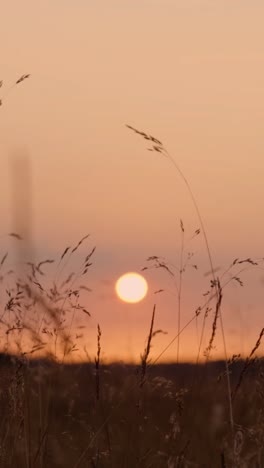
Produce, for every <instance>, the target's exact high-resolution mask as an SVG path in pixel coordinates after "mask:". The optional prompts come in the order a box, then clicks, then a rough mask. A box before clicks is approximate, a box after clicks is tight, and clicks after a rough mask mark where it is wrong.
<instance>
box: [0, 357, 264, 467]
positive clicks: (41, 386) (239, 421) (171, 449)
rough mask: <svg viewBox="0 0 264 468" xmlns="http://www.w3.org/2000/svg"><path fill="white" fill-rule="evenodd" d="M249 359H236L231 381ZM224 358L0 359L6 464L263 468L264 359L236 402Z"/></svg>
mask: <svg viewBox="0 0 264 468" xmlns="http://www.w3.org/2000/svg"><path fill="white" fill-rule="evenodd" d="M243 368H245V362H242V361H237V362H235V363H233V364H230V372H231V381H232V384H233V385H232V386H233V388H235V384H236V383H237V381H238V380H239V376H240V375H241V372H242V371H243ZM224 369H225V365H224V362H221V361H220V362H212V363H209V364H207V365H198V366H197V365H192V364H178V365H176V364H175V365H173V364H168V365H156V366H153V367H151V368H150V369H149V371H147V374H146V378H144V381H142V367H136V366H131V365H125V364H122V363H117V364H112V365H108V366H104V365H100V366H99V367H98V366H96V365H95V364H93V363H85V364H80V365H77V364H75V365H61V364H56V363H54V362H51V361H48V360H35V361H27V360H26V359H23V358H15V357H12V358H11V357H10V356H8V355H4V354H3V355H1V369H0V375H1V399H0V402H1V426H0V427H1V432H0V437H1V462H0V466H1V467H3V468H4V467H14V466H16V467H21V468H24V467H25V468H28V467H52V468H59V467H66V468H68V467H69V468H70V467H71V468H77V467H112V468H114V467H124V468H125V467H127V468H136V467H141V468H143V467H146V468H147V467H153V468H154V467H157V468H159V467H160V468H162V467H168V468H176V467H178V468H179V467H182V468H183V467H204V468H213V467H224V466H226V467H254V468H257V467H258V468H260V467H263V466H264V453H263V442H264V440H263V438H264V415H263V408H264V394H263V379H264V366H263V360H262V359H259V360H255V362H254V363H252V364H251V366H250V368H249V369H248V372H247V373H246V375H245V376H244V380H243V383H241V387H240V388H239V390H238V392H237V395H236V398H235V400H234V401H233V411H234V419H235V426H234V432H233V433H232V431H231V429H230V424H229V414H228V402H227V393H226V385H225V381H224V378H223V371H224Z"/></svg>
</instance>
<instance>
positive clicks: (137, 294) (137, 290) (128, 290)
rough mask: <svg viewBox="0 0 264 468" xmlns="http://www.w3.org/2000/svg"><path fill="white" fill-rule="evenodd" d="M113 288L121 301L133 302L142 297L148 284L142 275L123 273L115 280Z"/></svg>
mask: <svg viewBox="0 0 264 468" xmlns="http://www.w3.org/2000/svg"><path fill="white" fill-rule="evenodd" d="M115 290H116V293H117V295H118V297H119V298H120V299H122V301H124V302H130V303H135V302H139V301H141V300H142V299H144V297H145V296H146V294H147V291H148V285H147V282H146V280H145V278H144V277H143V276H142V275H139V274H138V273H125V274H124V275H122V276H120V278H119V279H118V280H117V282H116V285H115Z"/></svg>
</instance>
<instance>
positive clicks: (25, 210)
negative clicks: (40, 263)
mask: <svg viewBox="0 0 264 468" xmlns="http://www.w3.org/2000/svg"><path fill="white" fill-rule="evenodd" d="M11 184H12V216H13V219H12V231H13V232H14V233H16V234H19V236H21V237H22V241H18V242H16V243H15V245H16V252H15V254H16V257H17V261H18V263H19V265H20V266H21V267H22V265H23V264H24V263H25V262H28V261H30V262H31V261H33V235H32V227H33V209H32V208H33V198H32V197H33V193H32V192H33V186H32V185H33V184H32V167H31V161H30V157H29V155H27V154H26V152H25V151H21V150H20V151H19V152H18V151H16V152H15V153H13V155H12V156H11ZM20 271H21V270H20Z"/></svg>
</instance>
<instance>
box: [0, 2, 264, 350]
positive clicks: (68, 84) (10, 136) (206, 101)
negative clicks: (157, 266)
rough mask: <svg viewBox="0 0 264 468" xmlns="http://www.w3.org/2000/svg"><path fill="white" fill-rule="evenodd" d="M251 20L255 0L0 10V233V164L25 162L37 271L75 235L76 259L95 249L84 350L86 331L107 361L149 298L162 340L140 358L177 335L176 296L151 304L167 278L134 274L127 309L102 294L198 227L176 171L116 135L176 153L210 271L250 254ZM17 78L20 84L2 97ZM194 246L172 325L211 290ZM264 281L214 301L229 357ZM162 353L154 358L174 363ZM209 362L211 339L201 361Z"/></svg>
mask: <svg viewBox="0 0 264 468" xmlns="http://www.w3.org/2000/svg"><path fill="white" fill-rule="evenodd" d="M263 15H264V5H263V2H261V1H260V0H252V1H251V2H247V1H245V0H240V1H233V2H230V1H225V0H221V1H205V0H204V1H203V0H199V1H198V0H144V1H142V0H140V1H139V0H133V1H126V0H122V1H121V0H120V1H117V0H113V1H112V0H107V1H96V2H91V1H83V0H75V1H74V2H73V1H69V0H63V1H62V0H58V1H55V2H54V0H52V1H51V0H46V1H45V2H42V1H40V2H35V1H33V0H27V1H25V2H20V1H19V0H8V1H3V2H2V4H1V18H2V21H1V30H0V44H1V46H0V56H1V60H0V65H1V66H0V71H1V76H0V79H3V81H4V86H3V88H2V93H0V98H1V96H2V97H3V105H2V107H1V109H0V132H1V139H0V151H1V163H0V183H1V188H2V190H1V192H2V197H1V199H0V216H1V220H2V223H1V232H2V233H3V234H4V233H5V232H8V231H10V230H13V229H14V221H13V218H14V206H13V205H14V203H12V200H13V198H12V197H13V195H12V193H13V189H14V178H13V172H12V167H13V166H12V164H10V162H11V161H12V158H14V155H19V154H20V153H21V154H22V153H23V154H26V155H27V157H28V158H29V159H30V165H31V171H32V199H33V201H32V205H33V207H32V217H33V232H32V235H33V241H34V246H35V252H36V257H37V258H38V259H42V258H43V257H46V256H47V255H48V256H51V257H53V256H58V255H59V254H60V253H61V251H62V250H63V248H64V247H65V246H66V245H68V244H74V243H75V242H76V241H77V240H78V239H79V238H80V237H82V236H83V235H84V234H86V233H87V232H90V233H91V240H89V243H88V248H90V247H91V246H92V245H97V251H96V254H95V256H94V265H93V267H92V268H93V269H92V270H91V272H90V273H89V277H87V281H88V280H89V284H91V287H92V288H93V293H92V294H91V295H90V296H89V300H88V299H87V300H88V304H89V307H90V309H91V311H92V319H91V320H90V324H89V327H90V329H89V333H88V334H87V344H88V345H89V346H90V347H91V349H93V347H94V345H95V342H96V337H95V326H96V324H97V322H98V321H99V322H100V323H101V326H102V329H103V336H104V346H103V348H104V352H105V355H106V356H107V357H109V358H111V357H118V358H120V359H127V358H128V357H129V358H130V357H131V358H133V359H136V358H137V357H138V355H139V353H140V351H141V349H142V348H143V346H144V339H145V336H146V334H147V329H148V324H149V321H150V316H151V311H152V306H153V302H154V300H157V301H158V308H157V327H158V328H162V329H164V330H167V331H168V335H164V336H159V335H158V336H157V337H156V338H155V346H154V348H153V353H154V354H155V353H156V354H158V352H159V351H160V350H161V349H162V347H163V346H165V345H166V343H167V342H168V341H169V340H170V339H171V338H172V337H173V336H174V335H175V333H176V330H177V316H176V311H177V308H176V298H175V296H172V295H171V294H167V295H166V294H163V295H160V296H159V297H158V298H157V295H156V296H153V292H154V291H155V289H159V286H160V284H162V286H163V287H164V288H166V287H167V288H170V287H171V285H170V286H169V278H167V277H166V275H164V274H162V272H159V271H155V272H152V273H151V275H147V274H146V277H147V279H148V280H149V283H150V294H149V295H148V297H147V298H146V300H145V301H143V302H142V303H140V304H138V305H136V306H135V305H134V306H132V305H124V304H121V303H120V302H119V301H118V300H117V299H116V298H115V296H114V282H115V279H116V278H117V277H118V275H120V274H121V273H123V272H125V271H130V270H135V271H138V270H139V269H140V268H141V267H142V266H144V265H145V259H146V257H148V256H150V255H161V256H162V255H163V256H165V257H166V258H167V259H168V260H169V261H171V262H172V263H175V264H177V262H178V258H179V242H180V229H179V222H180V221H179V220H180V218H181V219H183V222H184V225H185V227H186V236H187V237H188V236H191V235H192V233H193V232H194V231H195V229H197V228H198V227H199V222H198V220H197V216H196V214H195V211H194V209H193V206H192V204H191V202H190V199H189V196H188V193H187V192H186V189H185V187H184V184H183V183H182V181H181V179H180V178H179V177H178V175H177V173H176V171H175V170H174V169H173V168H172V167H171V166H170V164H169V162H168V161H167V160H166V159H165V158H163V157H161V156H159V155H158V154H154V153H150V152H148V151H147V147H148V145H147V144H146V143H147V142H145V141H144V140H141V139H140V138H138V136H136V135H134V134H133V133H131V132H129V130H128V129H127V128H126V127H125V124H126V123H129V124H131V125H134V126H135V127H137V128H139V129H140V130H144V131H146V132H150V133H151V134H153V135H154V136H156V137H157V138H159V139H161V140H162V141H163V143H164V144H165V146H166V147H167V148H168V150H169V151H170V152H171V154H173V155H174V157H175V159H176V160H177V162H178V163H179V165H180V167H181V168H182V170H183V172H184V173H185V175H186V176H187V178H188V180H189V182H190V184H191V187H192V189H193V192H194V193H195V196H196V199H197V202H198V204H199V207H200V211H201V213H202V216H203V219H204V221H205V226H206V230H207V234H208V238H209V241H210V246H211V249H212V254H213V258H214V263H215V265H217V266H220V267H222V271H223V269H224V268H225V267H226V266H228V264H229V263H230V262H231V261H232V260H233V259H234V258H236V257H241V258H247V257H249V256H251V257H261V256H262V255H263V231H264V221H263V213H262V200H263V180H264V178H263V174H264V158H263V150H264V141H263V111H264V92H263V91H264V89H263V88H264V85H263V83H264V31H263ZM23 73H31V75H32V76H31V77H30V79H29V80H27V81H25V82H24V83H21V85H20V86H17V87H16V88H13V89H12V90H10V91H8V88H9V87H10V86H11V85H12V84H13V82H14V81H15V80H16V79H17V78H18V77H19V76H21V75H22V74H23ZM6 92H7V94H6V95H5V93H6ZM4 242H5V241H4V240H3V247H2V249H3V251H4V249H5V245H4ZM192 248H193V249H194V251H195V252H196V256H195V263H198V265H199V266H200V269H199V271H198V272H197V274H196V276H195V274H194V273H196V272H191V273H188V275H186V279H185V280H184V288H183V303H182V307H183V318H182V321H183V323H185V322H186V321H187V320H188V318H189V317H191V316H192V315H193V312H194V310H195V308H196V307H197V306H198V305H200V301H201V300H202V293H203V292H205V291H206V289H207V286H208V282H209V278H208V277H206V278H204V276H203V273H204V272H205V271H207V270H208V268H209V266H208V260H207V257H206V251H205V248H204V243H203V240H202V237H199V238H197V239H195V240H194V242H193V244H192ZM0 249H1V247H0ZM2 249H1V250H2ZM1 250H0V251H1ZM83 252H84V254H85V249H84V250H83ZM77 261H78V258H76V261H75V260H73V266H75V265H77ZM75 262H76V263H75ZM262 277H263V274H262V271H261V270H258V271H256V272H255V273H248V274H247V275H246V277H245V289H244V290H242V288H239V286H238V285H237V286H235V285H234V286H233V287H231V288H229V291H226V292H225V302H224V304H223V316H224V321H225V324H226V333H227V337H228V340H227V341H228V349H229V350H230V353H233V352H239V351H241V347H243V349H244V351H246V350H247V349H248V348H250V347H252V345H253V344H254V342H255V341H254V340H255V338H257V335H258V333H259V330H260V328H261V327H262V326H263V318H262V317H263V312H262V307H263V286H262V283H261V281H262ZM196 333H197V330H196V328H195V325H193V326H192V327H191V328H190V329H189V330H188V331H187V332H185V333H184V334H183V337H182V356H183V357H185V358H193V356H195V354H196V351H197V337H196ZM208 337H209V331H208ZM205 345H206V342H205V344H204V346H205ZM175 350H176V346H175V345H174V347H172V348H171V349H170V350H169V351H168V352H167V354H166V355H165V356H164V358H168V359H174V357H175ZM221 352H222V345H221V340H219V344H218V347H217V350H216V351H215V354H214V355H215V356H217V355H218V354H221Z"/></svg>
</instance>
